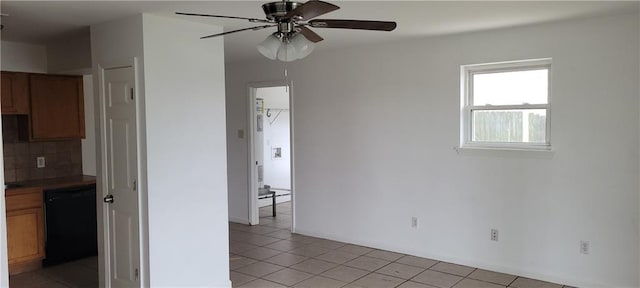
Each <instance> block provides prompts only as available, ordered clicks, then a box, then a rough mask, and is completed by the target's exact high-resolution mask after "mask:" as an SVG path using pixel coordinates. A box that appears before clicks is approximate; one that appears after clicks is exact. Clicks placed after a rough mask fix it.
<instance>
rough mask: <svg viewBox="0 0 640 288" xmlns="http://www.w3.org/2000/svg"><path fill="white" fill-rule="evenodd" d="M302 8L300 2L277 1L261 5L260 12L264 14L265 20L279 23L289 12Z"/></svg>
mask: <svg viewBox="0 0 640 288" xmlns="http://www.w3.org/2000/svg"><path fill="white" fill-rule="evenodd" d="M299 6H302V3H300V2H292V1H278V2H269V3H265V4H263V5H262V10H263V11H264V14H265V15H267V19H269V20H274V21H276V22H280V20H281V19H283V17H284V16H285V15H287V13H289V11H291V10H293V9H296V8H298V7H299Z"/></svg>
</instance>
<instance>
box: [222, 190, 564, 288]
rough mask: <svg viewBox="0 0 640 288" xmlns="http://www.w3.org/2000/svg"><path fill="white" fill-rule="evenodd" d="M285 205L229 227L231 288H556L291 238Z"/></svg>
mask: <svg viewBox="0 0 640 288" xmlns="http://www.w3.org/2000/svg"><path fill="white" fill-rule="evenodd" d="M290 203H291V202H285V203H281V204H278V206H277V212H278V214H277V216H276V217H271V206H267V207H262V208H260V225H257V226H247V225H241V224H237V223H229V250H230V260H229V264H230V269H231V281H232V283H233V286H234V287H242V288H245V287H247V288H248V287H260V288H275V287H309V288H332V287H345V288H358V287H367V288H369V287H371V288H386V287H400V288H434V287H437V288H450V287H454V288H500V287H514V288H562V287H568V286H563V285H560V284H555V283H549V282H543V281H538V280H534V279H529V278H524V277H518V276H514V275H507V274H502V273H496V272H492V271H487V270H482V269H476V268H473V267H467V266H462V265H456V264H452V263H446V262H441V261H437V260H433V259H426V258H419V257H415V256H410V255H404V254H399V253H394V252H390V251H383V250H376V249H373V248H369V247H363V246H357V245H352V244H348V243H342V242H337V241H332V240H327V239H320V238H314V237H309V236H304V235H299V234H292V233H291V232H290V227H291V213H290V211H291V204H290Z"/></svg>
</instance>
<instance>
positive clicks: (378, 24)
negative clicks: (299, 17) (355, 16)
mask: <svg viewBox="0 0 640 288" xmlns="http://www.w3.org/2000/svg"><path fill="white" fill-rule="evenodd" d="M309 25H311V27H314V28H340V29H360V30H377V31H393V30H394V29H396V26H397V24H396V22H390V21H368V20H337V19H316V20H311V21H309Z"/></svg>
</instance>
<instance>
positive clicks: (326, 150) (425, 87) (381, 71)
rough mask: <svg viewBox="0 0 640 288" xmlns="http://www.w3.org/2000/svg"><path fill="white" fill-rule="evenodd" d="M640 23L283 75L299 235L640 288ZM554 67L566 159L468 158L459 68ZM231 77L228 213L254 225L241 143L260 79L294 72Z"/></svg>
mask: <svg viewBox="0 0 640 288" xmlns="http://www.w3.org/2000/svg"><path fill="white" fill-rule="evenodd" d="M638 22H639V21H638V14H637V12H636V14H622V15H613V16H608V17H599V18H590V19H582V20H573V21H567V22H558V23H550V24H543V25H535V26H524V27H517V28H509V29H501V30H493V31H485V32H477V33H469V34H460V35H452V36H442V37H433V38H425V39H420V40H414V41H407V42H399V43H395V44H387V45H377V46H370V47H359V48H352V49H342V50H335V51H327V52H322V51H318V52H314V54H312V55H311V56H309V57H308V58H307V59H305V60H302V61H297V62H294V63H292V64H288V65H286V67H287V68H288V70H289V75H290V76H289V77H290V79H291V80H292V81H293V91H292V92H293V99H294V101H293V103H294V106H293V110H294V111H295V117H294V119H293V124H294V130H295V134H294V135H295V138H294V148H295V153H296V154H295V155H294V156H295V164H294V170H295V171H294V172H295V175H296V179H295V185H296V186H295V187H294V191H295V193H296V207H295V223H296V226H295V227H294V229H295V231H297V232H299V233H303V234H309V235H315V236H320V237H326V238H331V239H336V240H342V241H348V242H354V243H359V244H363V245H369V246H372V247H376V248H382V249H388V250H393V251H399V252H404V253H410V254H413V255H418V256H424V257H432V258H436V259H439V260H445V261H451V262H455V263H459V264H465V265H471V266H477V267H481V268H487V269H491V270H497V271H501V272H506V273H513V274H519V275H524V276H529V277H534V278H539V279H544V280H549V281H554V282H563V283H565V284H570V285H578V286H587V287H592V286H598V285H600V286H603V287H637V286H638V285H639V284H640V283H639V282H640V280H639V279H638V271H639V264H638V261H639V259H638V255H639V247H638V245H639V243H640V239H639V236H638V235H639V227H640V226H639V221H638V218H639V209H638V206H639V191H640V187H639V183H638V175H640V171H639V168H638V166H639V163H638V154H639V152H640V147H639V128H640V127H639V125H640V124H639V123H640V122H639V121H640V119H639V118H640V117H639V103H638V102H639V101H638V98H639V96H638V95H639V87H638V77H639V71H638V69H639V67H638V63H639V61H640V59H639V56H638V51H639V49H640V47H639V44H638V38H639V37H638V27H639V23H638ZM354 33H357V32H354ZM354 35H355V34H354ZM318 45H322V43H319V44H318ZM545 57H552V58H553V95H552V112H551V113H552V114H551V121H552V122H551V141H552V145H553V148H554V149H555V152H553V153H522V152H482V151H475V152H464V153H461V154H460V155H458V154H457V153H456V151H455V150H454V149H453V147H454V146H457V145H458V143H459V140H460V139H459V137H460V133H459V127H460V119H459V118H460V111H459V109H460V108H459V107H460V102H459V101H460V78H459V77H460V65H464V64H474V63H488V62H498V61H507V60H517V59H536V58H545ZM227 67H228V69H227V105H228V107H227V111H228V112H227V116H228V117H227V122H228V127H227V129H228V135H230V136H231V137H229V138H228V143H227V147H228V148H229V164H228V169H229V193H230V195H229V216H230V218H246V215H247V214H248V213H247V211H246V209H247V208H246V207H247V189H246V182H247V181H246V179H247V178H246V173H247V172H246V163H247V162H246V157H247V155H246V143H245V140H246V139H239V138H237V137H233V136H234V135H235V131H236V130H238V129H246V126H247V123H246V119H247V118H246V111H247V109H246V99H247V96H246V93H247V92H246V85H247V83H248V82H256V81H266V80H269V81H273V80H274V79H273V78H274V75H282V74H283V73H282V67H283V66H282V64H281V63H277V62H272V61H269V60H263V61H257V62H249V63H233V64H228V65H227ZM327 115H330V117H327ZM381 151H384V152H385V153H380V152H381ZM412 216H416V217H419V222H420V223H419V228H418V229H412V228H411V227H410V223H411V221H410V219H411V217H412ZM491 228H497V229H499V230H500V242H497V243H496V242H492V241H490V239H489V234H490V233H489V231H490V229H491ZM580 240H589V241H590V243H591V253H590V254H589V255H582V254H580V253H579V242H580Z"/></svg>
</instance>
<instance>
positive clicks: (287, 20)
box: [176, 0, 397, 62]
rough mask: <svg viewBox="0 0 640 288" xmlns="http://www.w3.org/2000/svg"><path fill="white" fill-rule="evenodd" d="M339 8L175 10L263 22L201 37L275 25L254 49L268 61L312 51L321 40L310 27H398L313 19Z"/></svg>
mask: <svg viewBox="0 0 640 288" xmlns="http://www.w3.org/2000/svg"><path fill="white" fill-rule="evenodd" d="M338 9H340V7H338V6H336V5H333V4H331V3H327V2H323V1H318V0H309V1H308V2H306V3H300V2H294V1H288V0H283V1H277V2H269V3H265V4H263V5H262V10H264V13H265V14H266V19H257V18H246V17H236V16H223V15H209V14H196V13H183V12H176V14H178V15H186V16H199V17H215V18H229V19H240V20H248V21H249V22H252V23H262V24H264V25H260V26H254V27H249V28H244V29H238V30H233V31H227V32H223V33H218V34H213V35H208V36H204V37H201V39H206V38H211V37H217V36H223V35H227V34H231V33H236V32H241V31H247V30H254V31H255V30H262V29H265V28H271V27H276V29H277V31H276V32H274V33H273V34H271V35H269V36H268V37H267V39H265V40H264V41H262V43H260V44H258V47H257V48H258V51H259V52H260V53H261V54H262V55H264V56H265V57H267V58H269V59H271V60H275V59H278V60H280V61H284V62H290V61H293V60H296V59H302V58H304V57H306V56H308V55H309V54H310V53H311V52H312V51H313V47H314V43H317V42H320V41H322V40H324V39H323V38H322V37H320V35H318V34H316V33H315V32H313V31H312V30H311V29H309V27H312V28H339V29H359V30H375V31H393V30H394V29H395V28H396V26H397V24H396V22H390V21H368V20H338V19H313V18H315V17H318V16H320V15H323V14H326V13H329V12H331V11H335V10H338Z"/></svg>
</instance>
